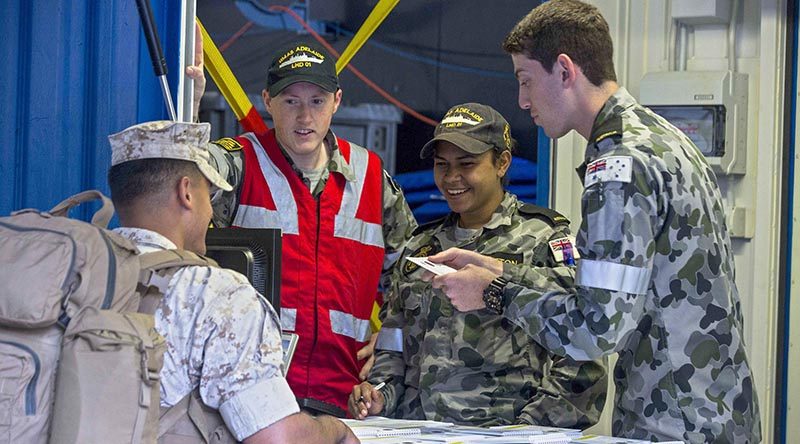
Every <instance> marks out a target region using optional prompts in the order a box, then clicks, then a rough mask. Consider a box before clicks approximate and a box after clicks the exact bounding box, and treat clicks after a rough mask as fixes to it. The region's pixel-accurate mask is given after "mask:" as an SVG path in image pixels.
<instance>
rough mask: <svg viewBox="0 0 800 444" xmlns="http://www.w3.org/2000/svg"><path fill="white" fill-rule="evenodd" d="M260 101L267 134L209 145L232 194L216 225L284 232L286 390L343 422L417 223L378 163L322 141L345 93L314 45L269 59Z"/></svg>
mask: <svg viewBox="0 0 800 444" xmlns="http://www.w3.org/2000/svg"><path fill="white" fill-rule="evenodd" d="M199 72H200V73H202V70H200V71H199ZM262 99H263V102H264V106H265V108H266V109H267V111H268V112H269V113H270V115H271V117H272V120H273V123H274V128H272V129H270V130H268V131H267V132H266V133H263V134H255V133H247V134H244V135H242V136H239V137H236V138H224V139H221V140H218V141H215V142H214V143H213V144H211V145H210V148H209V150H210V152H211V155H212V164H213V165H215V166H216V168H217V169H218V170H219V171H220V173H221V174H222V176H223V177H225V178H226V179H227V180H228V181H229V182H230V183H231V184H232V185H233V187H234V190H233V191H232V192H226V193H221V195H220V196H218V197H216V198H215V199H214V218H213V220H214V223H215V225H217V226H220V227H228V226H234V227H243V228H280V229H281V230H282V233H283V238H282V242H283V243H282V271H281V308H280V311H281V321H282V327H283V329H284V330H285V331H290V332H294V333H297V334H298V335H299V337H300V339H299V341H298V344H297V348H296V351H295V354H294V359H293V361H292V366H291V368H290V369H289V374H288V380H289V384H290V386H291V387H292V390H293V392H294V393H295V395H296V396H297V397H298V398H300V399H301V400H302V401H301V405H305V404H304V403H306V402H313V401H323V402H327V403H328V404H333V405H335V406H338V407H339V408H341V409H342V413H344V409H346V400H347V395H348V394H349V392H350V389H351V387H352V386H353V384H357V383H358V382H360V381H362V380H363V379H364V377H365V376H366V374H367V372H368V371H369V368H370V367H371V366H372V353H373V345H374V336H373V334H372V332H371V331H370V323H369V319H370V315H371V314H372V309H373V306H374V303H375V301H376V295H377V294H378V290H379V287H380V288H386V286H388V283H389V282H388V280H389V276H390V275H391V269H392V266H393V265H394V263H395V261H396V260H397V258H398V256H399V254H400V251H401V250H402V247H403V246H404V245H405V242H406V241H407V240H408V238H409V237H410V236H411V233H412V232H413V230H414V228H416V221H415V219H414V216H413V214H412V213H411V210H410V208H409V207H408V204H407V203H406V200H405V198H404V197H403V193H402V191H401V190H400V188H399V187H398V186H397V184H396V183H395V182H394V180H393V179H392V178H391V177H390V176H389V174H388V173H387V172H386V171H385V170H383V168H382V165H381V159H380V158H379V157H378V156H377V154H375V153H372V152H370V151H368V150H367V149H365V148H363V147H360V146H357V145H356V144H355V143H350V142H348V141H346V140H344V139H342V138H338V137H336V136H335V135H334V133H333V131H331V128H330V124H331V119H332V118H333V115H334V113H335V112H336V110H337V109H338V107H339V104H340V103H341V99H342V90H341V89H340V88H339V79H338V76H337V74H336V62H335V59H334V58H333V57H332V56H331V55H330V54H328V52H327V51H326V50H325V49H324V48H323V47H321V46H320V45H319V44H318V43H316V42H314V41H312V40H308V39H305V40H300V41H297V42H291V43H289V44H286V45H284V46H283V47H282V48H277V49H276V50H275V51H274V52H273V54H272V57H271V63H270V66H269V69H268V74H267V79H266V86H265V89H264V90H263V91H262ZM379 284H380V285H379ZM306 399H308V401H304V400H306ZM312 400H313V401H312ZM315 405H319V404H316V403H315ZM331 411H332V410H331Z"/></svg>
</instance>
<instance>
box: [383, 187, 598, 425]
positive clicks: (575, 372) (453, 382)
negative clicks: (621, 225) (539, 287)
mask: <svg viewBox="0 0 800 444" xmlns="http://www.w3.org/2000/svg"><path fill="white" fill-rule="evenodd" d="M457 222H458V215H457V214H454V213H451V214H449V215H448V216H447V217H446V218H445V219H443V220H439V221H437V222H434V223H431V224H428V225H426V226H423V227H421V228H420V230H418V233H417V234H416V235H415V236H414V237H413V238H412V239H411V240H410V241H409V244H408V246H407V248H406V250H405V251H404V253H403V257H406V256H429V255H432V254H435V253H437V252H439V251H442V250H443V249H445V248H448V247H450V246H459V247H461V248H465V249H468V250H474V251H478V252H481V253H483V254H486V255H489V256H492V257H496V258H498V259H500V260H503V261H506V262H509V263H514V264H519V265H518V267H519V269H520V270H524V269H526V268H530V267H533V266H537V267H548V269H549V270H551V271H552V280H551V282H550V287H549V288H550V289H552V290H554V291H556V290H557V291H564V289H565V288H570V287H571V286H572V285H573V276H574V274H573V269H572V267H567V266H563V265H562V264H560V263H558V262H556V261H555V258H554V257H553V254H552V253H551V251H550V248H549V247H548V241H551V240H557V239H563V238H565V237H566V236H567V235H568V234H569V228H568V225H567V224H568V221H567V219H566V218H564V217H563V216H561V215H558V213H555V212H554V211H551V210H547V209H543V208H539V207H536V206H533V205H529V204H524V203H522V202H519V201H518V200H517V198H516V197H515V196H514V195H513V194H509V193H506V195H505V197H504V199H503V201H502V203H501V205H500V206H499V207H498V209H497V210H496V211H495V213H494V214H493V216H492V219H491V220H490V221H489V223H488V224H486V225H485V226H484V227H483V229H482V230H481V232H480V233H478V234H476V236H475V237H474V238H472V239H467V240H466V241H463V242H458V241H457V240H456V239H455V233H454V232H455V230H456V225H457ZM422 273H423V270H421V269H419V268H418V267H417V266H416V265H414V264H412V263H411V262H408V261H402V262H401V263H399V264H398V265H397V266H396V267H395V270H394V275H393V280H392V289H391V291H390V292H389V294H388V295H387V298H386V302H385V303H384V307H383V310H382V312H381V319H382V321H383V328H382V329H381V332H380V334H379V336H378V344H377V349H378V351H377V354H376V363H375V366H374V367H373V369H372V371H371V373H370V375H369V380H370V381H373V383H375V382H378V381H384V380H386V378H387V377H389V376H390V375H391V376H392V381H391V383H389V384H387V386H386V387H385V388H384V389H382V390H383V393H384V395H385V397H386V409H385V412H384V413H385V414H386V415H388V416H394V417H397V418H406V419H431V420H438V421H448V422H454V423H458V424H471V425H497V424H513V423H518V422H524V423H532V424H541V425H553V426H561V427H579V428H584V427H588V426H589V425H591V424H594V423H595V422H597V420H598V418H599V416H600V412H601V410H602V408H603V404H604V402H605V395H606V372H605V366H604V364H602V363H601V362H600V361H589V362H583V363H576V362H575V361H573V360H572V359H570V358H561V357H558V356H554V355H551V354H550V353H549V352H547V351H546V350H545V349H543V348H542V347H541V346H539V345H538V344H537V343H536V342H534V341H533V340H531V338H530V337H529V336H528V335H527V334H526V333H525V331H523V330H522V329H520V328H519V327H517V326H515V325H514V324H513V323H512V322H510V319H509V318H508V317H507V314H505V315H496V314H493V313H492V312H490V311H489V310H487V309H481V310H473V311H469V312H460V311H458V310H455V309H454V307H453V305H452V304H451V303H450V300H449V299H448V298H447V297H446V296H445V295H444V294H443V293H442V292H441V291H440V290H436V289H433V288H432V287H431V284H430V283H429V282H425V281H422V280H421V275H422ZM518 278H519V279H521V280H522V282H524V276H523V275H519V276H518Z"/></svg>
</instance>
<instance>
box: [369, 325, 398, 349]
mask: <svg viewBox="0 0 800 444" xmlns="http://www.w3.org/2000/svg"><path fill="white" fill-rule="evenodd" d="M375 348H376V349H378V350H388V351H394V352H402V351H403V330H402V329H399V328H386V327H383V328H381V331H380V333H378V340H377V341H376V342H375Z"/></svg>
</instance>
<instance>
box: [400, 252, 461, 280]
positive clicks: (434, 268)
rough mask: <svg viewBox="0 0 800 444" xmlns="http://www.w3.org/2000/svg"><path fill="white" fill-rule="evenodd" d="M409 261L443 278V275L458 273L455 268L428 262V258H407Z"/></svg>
mask: <svg viewBox="0 0 800 444" xmlns="http://www.w3.org/2000/svg"><path fill="white" fill-rule="evenodd" d="M406 260H407V261H411V262H413V263H415V264H417V265H419V266H420V267H422V268H424V269H426V270H428V271H430V272H431V273H433V274H435V275H437V276H441V275H443V274H447V273H452V272H454V271H456V269H455V268H452V267H449V266H447V265H445V264H437V263H434V262H431V261H430V260H428V258H427V257H406Z"/></svg>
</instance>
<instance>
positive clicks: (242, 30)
mask: <svg viewBox="0 0 800 444" xmlns="http://www.w3.org/2000/svg"><path fill="white" fill-rule="evenodd" d="M252 27H253V22H251V21H248V22H247V23H245V24H244V26H242V27H241V28H239V30H238V31H236V32H235V33H234V34H233V35H232V36H231V38H229V39H228V40H225V43H223V44H221V45H219V52H225V50H226V49H228V48H230V46H231V45H233V44H234V42H236V40H238V39H239V37H241V36H242V35H244V33H245V32H247V31H248V30H249V29H250V28H252Z"/></svg>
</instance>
